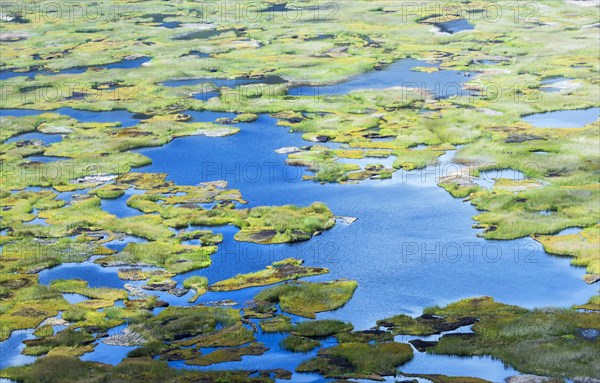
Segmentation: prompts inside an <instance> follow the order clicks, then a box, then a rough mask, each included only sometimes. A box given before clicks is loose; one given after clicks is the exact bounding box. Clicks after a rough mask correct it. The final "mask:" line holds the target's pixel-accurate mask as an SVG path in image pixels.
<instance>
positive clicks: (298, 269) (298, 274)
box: [208, 258, 329, 291]
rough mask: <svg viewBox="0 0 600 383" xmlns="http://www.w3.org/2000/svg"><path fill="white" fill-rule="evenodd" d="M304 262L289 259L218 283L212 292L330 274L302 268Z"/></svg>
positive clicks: (318, 269)
mask: <svg viewBox="0 0 600 383" xmlns="http://www.w3.org/2000/svg"><path fill="white" fill-rule="evenodd" d="M302 263H304V261H301V260H299V259H294V258H288V259H284V260H281V261H277V262H274V263H273V264H272V265H271V266H267V268H266V269H265V270H263V271H258V272H256V273H250V274H240V275H236V276H235V277H233V278H230V279H226V280H224V281H220V282H217V283H215V284H213V285H211V286H210V287H209V288H208V289H209V290H210V291H231V290H240V289H244V288H247V287H253V286H266V285H272V284H275V283H279V282H283V281H288V280H293V279H299V278H302V277H309V276H313V275H320V274H325V273H327V272H329V271H328V270H327V269H324V268H321V267H305V266H302Z"/></svg>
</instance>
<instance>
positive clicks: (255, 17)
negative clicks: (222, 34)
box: [201, 1, 342, 23]
mask: <svg viewBox="0 0 600 383" xmlns="http://www.w3.org/2000/svg"><path fill="white" fill-rule="evenodd" d="M341 4H342V3H338V2H333V1H328V2H316V1H296V2H285V3H283V2H282V3H277V4H269V3H266V2H256V1H236V2H230V1H228V2H215V3H210V2H202V3H201V14H202V21H203V22H204V23H224V22H230V23H232V22H235V23H240V22H247V23H258V22H266V21H271V22H287V23H310V22H313V23H314V22H323V23H335V22H337V18H336V15H338V14H339V12H340V10H341Z"/></svg>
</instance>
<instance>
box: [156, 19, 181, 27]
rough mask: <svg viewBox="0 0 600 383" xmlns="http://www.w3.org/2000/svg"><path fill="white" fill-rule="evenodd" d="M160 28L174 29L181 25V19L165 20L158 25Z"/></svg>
mask: <svg viewBox="0 0 600 383" xmlns="http://www.w3.org/2000/svg"><path fill="white" fill-rule="evenodd" d="M158 26H159V27H161V28H167V29H175V28H179V27H180V26H181V21H165V22H163V23H160V24H159V25H158Z"/></svg>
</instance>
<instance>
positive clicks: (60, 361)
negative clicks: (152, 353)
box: [0, 355, 273, 383]
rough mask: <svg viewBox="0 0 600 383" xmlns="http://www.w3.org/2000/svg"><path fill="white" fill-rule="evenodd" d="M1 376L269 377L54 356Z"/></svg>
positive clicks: (69, 381) (255, 381)
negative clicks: (87, 360) (98, 361)
mask: <svg viewBox="0 0 600 383" xmlns="http://www.w3.org/2000/svg"><path fill="white" fill-rule="evenodd" d="M0 376H2V377H5V378H8V379H14V380H17V381H19V382H23V383H37V382H40V381H43V382H49V383H51V382H65V383H84V382H90V381H92V380H100V381H111V380H112V381H119V382H131V383H134V382H139V381H140V380H144V381H146V382H152V383H160V382H169V383H171V382H172V383H175V382H181V381H190V382H192V381H215V382H216V381H227V382H231V383H267V382H273V380H271V379H270V378H268V377H250V376H249V374H248V372H237V371H188V370H176V369H173V368H170V367H169V366H168V365H167V363H166V362H160V361H155V360H151V359H147V358H133V359H125V360H124V361H123V362H121V363H120V364H118V365H116V366H111V365H108V364H103V363H96V362H84V361H81V360H79V359H78V358H75V357H72V356H64V355H53V356H47V357H45V358H40V359H37V360H36V362H35V363H33V364H29V365H26V366H22V367H11V368H9V369H6V370H3V371H1V372H0Z"/></svg>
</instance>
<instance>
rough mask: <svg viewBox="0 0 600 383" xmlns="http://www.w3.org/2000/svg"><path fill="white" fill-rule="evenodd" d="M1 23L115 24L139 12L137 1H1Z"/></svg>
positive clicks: (133, 16)
mask: <svg viewBox="0 0 600 383" xmlns="http://www.w3.org/2000/svg"><path fill="white" fill-rule="evenodd" d="M0 13H1V14H2V17H0V22H19V23H42V24H53V23H65V22H67V23H76V22H81V23H84V22H85V23H115V22H120V21H124V20H127V19H131V18H135V17H139V16H141V15H142V12H141V10H140V6H139V4H136V3H127V2H108V1H68V0H67V1H35V2H25V1H4V0H3V1H2V2H1V3H0Z"/></svg>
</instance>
